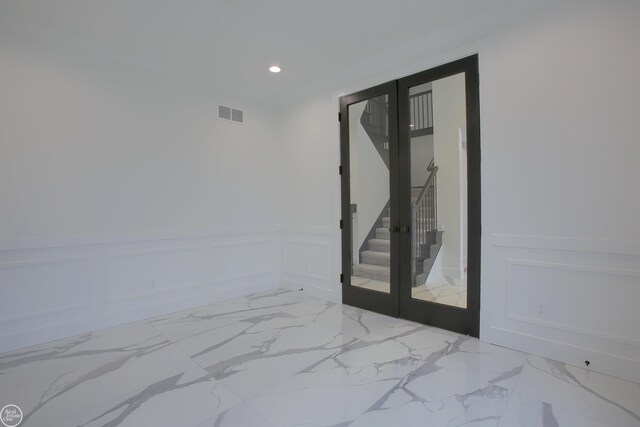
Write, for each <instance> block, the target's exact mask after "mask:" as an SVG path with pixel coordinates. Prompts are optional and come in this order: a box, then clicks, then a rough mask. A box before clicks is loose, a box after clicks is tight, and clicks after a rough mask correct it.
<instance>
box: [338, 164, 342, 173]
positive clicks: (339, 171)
mask: <svg viewBox="0 0 640 427" xmlns="http://www.w3.org/2000/svg"><path fill="white" fill-rule="evenodd" d="M338 175H342V165H340V166H338Z"/></svg>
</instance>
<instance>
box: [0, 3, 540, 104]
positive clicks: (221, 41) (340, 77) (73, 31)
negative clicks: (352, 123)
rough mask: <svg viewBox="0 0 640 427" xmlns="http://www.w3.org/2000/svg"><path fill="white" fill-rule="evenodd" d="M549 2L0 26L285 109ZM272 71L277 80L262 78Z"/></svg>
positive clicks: (38, 14) (208, 7) (331, 7)
mask: <svg viewBox="0 0 640 427" xmlns="http://www.w3.org/2000/svg"><path fill="white" fill-rule="evenodd" d="M552 2H553V0H314V1H312V0H210V1H203V0H200V1H196V0H55V1H54V0H2V2H1V3H0V25H3V22H4V23H5V24H6V23H7V22H9V21H11V23H12V24H16V23H19V26H20V28H21V29H25V30H26V31H32V32H38V33H39V35H40V36H45V37H48V38H51V39H55V40H56V41H57V42H59V43H65V44H69V45H73V46H74V47H76V48H83V49H91V50H92V51H93V52H99V53H100V54H101V55H105V56H108V57H111V58H113V59H117V60H119V61H123V62H126V63H129V64H132V65H135V66H138V67H143V68H145V69H153V70H155V71H157V72H159V73H162V74H165V75H167V76H171V77H173V78H178V79H181V80H187V81H189V82H191V83H194V84H197V85H199V86H203V87H206V88H210V89H211V90H214V91H215V90H225V91H232V92H233V93H234V94H236V95H238V96H242V97H243V98H248V99H260V100H263V101H264V100H269V101H270V102H285V101H287V100H291V99H295V98H296V97H299V96H300V95H301V94H304V93H308V92H311V91H315V90H320V89H336V88H337V87H341V86H340V85H343V84H352V83H353V81H348V79H353V78H354V76H358V75H359V76H364V75H369V76H375V75H380V74H382V73H383V72H385V71H389V70H391V69H394V68H396V67H398V66H399V65H404V64H398V62H397V61H399V60H400V61H404V62H405V63H411V62H420V61H422V60H424V59H426V58H425V56H424V55H425V54H428V53H429V52H433V51H435V49H440V50H441V49H443V48H451V47H455V46H456V45H460V44H463V43H467V42H469V41H472V40H473V39H474V38H477V37H480V36H482V35H483V34H486V33H487V32H488V31H490V30H491V29H493V28H495V27H497V26H500V25H503V24H505V23H506V22H509V21H511V20H513V19H516V18H517V17H519V16H521V15H523V14H527V13H530V12H531V11H533V10H535V9H537V8H540V7H543V6H546V5H549V4H550V3H552ZM14 26H15V25H14ZM399 52H400V53H401V55H399V54H398V53H399ZM401 56H404V57H401ZM391 57H393V58H394V60H393V61H385V60H384V59H385V58H391ZM273 63H277V64H280V65H281V66H282V68H283V71H282V73H280V74H278V75H273V74H271V73H269V72H268V71H267V68H268V66H269V65H271V64H273ZM374 63H375V64H378V65H377V66H376V67H371V64H374ZM380 64H382V65H380ZM384 68H387V69H386V70H385V69H384Z"/></svg>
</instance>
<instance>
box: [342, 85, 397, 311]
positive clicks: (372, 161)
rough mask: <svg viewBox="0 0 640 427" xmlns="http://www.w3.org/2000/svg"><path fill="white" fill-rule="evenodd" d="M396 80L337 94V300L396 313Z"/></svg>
mask: <svg viewBox="0 0 640 427" xmlns="http://www.w3.org/2000/svg"><path fill="white" fill-rule="evenodd" d="M397 129H398V127H397V102H396V85H395V83H393V84H385V85H381V86H377V87H375V88H371V89H367V90H365V91H362V92H358V93H356V94H352V95H348V96H345V97H342V98H341V123H340V131H341V141H342V147H341V150H342V152H341V157H342V168H343V171H342V174H343V176H342V193H343V194H342V226H343V233H342V238H343V241H342V245H343V269H342V270H343V279H342V280H343V301H344V302H345V303H347V304H351V305H356V306H358V307H362V308H367V309H371V310H374V311H378V312H382V313H385V314H392V315H396V316H397V314H398V304H399V294H398V280H397V277H398V274H399V273H398V265H397V264H398V253H397V249H398V245H399V236H398V231H399V227H398V225H397V222H396V221H395V218H396V217H397V215H396V210H395V204H396V203H397V200H396V199H397V195H396V194H394V192H392V191H391V189H392V188H393V187H392V186H393V185H394V184H395V185H397V184H396V178H394V173H393V171H394V169H395V168H396V165H397Z"/></svg>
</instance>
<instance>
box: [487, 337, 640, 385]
mask: <svg viewBox="0 0 640 427" xmlns="http://www.w3.org/2000/svg"><path fill="white" fill-rule="evenodd" d="M482 340H483V341H486V342H488V343H491V344H496V345H500V346H503V347H508V348H515V349H518V350H519V351H524V352H527V353H530V354H533V355H537V356H540V357H545V358H548V359H552V360H557V361H559V362H562V363H566V364H568V365H572V366H576V367H579V368H585V367H586V366H585V363H584V362H585V360H588V361H589V362H590V364H589V369H590V370H593V371H595V372H599V373H602V374H605V375H610V376H613V377H617V378H620V379H623V380H627V381H633V382H636V383H640V360H634V359H630V358H625V357H622V356H619V355H615V354H610V353H606V352H601V351H597V350H594V349H591V348H585V347H581V346H577V345H573V344H568V343H566V342H560V341H556V340H552V339H548V338H542V337H539V336H535V335H531V334H525V333H522V332H518V331H513V330H511V329H507V328H502V327H498V326H491V327H490V334H484V336H483V337H482Z"/></svg>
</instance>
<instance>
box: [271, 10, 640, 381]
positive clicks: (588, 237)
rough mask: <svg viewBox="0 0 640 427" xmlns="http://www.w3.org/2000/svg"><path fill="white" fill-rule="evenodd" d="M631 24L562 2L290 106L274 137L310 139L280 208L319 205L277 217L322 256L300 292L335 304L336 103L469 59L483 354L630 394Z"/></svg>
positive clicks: (634, 315) (639, 269) (634, 84)
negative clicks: (502, 354)
mask: <svg viewBox="0 0 640 427" xmlns="http://www.w3.org/2000/svg"><path fill="white" fill-rule="evenodd" d="M638 22H640V4H639V3H637V2H607V3H602V2H600V3H597V2H569V3H567V4H564V5H557V6H556V7H554V8H551V9H550V10H545V11H544V12H540V13H538V14H537V15H536V16H532V17H529V18H527V19H526V20H522V21H521V22H514V23H513V25H512V26H511V27H509V28H503V29H500V30H496V31H495V32H494V33H492V34H490V35H489V36H488V37H487V38H486V39H484V40H481V41H477V42H474V43H473V44H469V45H465V46H458V47H455V46H449V50H447V49H445V48H446V46H442V47H441V50H440V51H433V50H431V51H426V52H424V55H422V57H423V58H426V59H425V60H424V61H419V62H418V61H417V60H416V58H417V57H416V55H420V53H421V52H413V53H412V56H410V57H409V56H408V55H407V56H397V57H394V56H393V54H392V53H388V54H387V55H384V57H381V58H380V60H379V62H377V63H376V64H371V63H370V64H368V66H367V67H366V68H364V67H363V68H362V69H361V70H359V77H358V78H357V79H356V78H349V79H348V80H345V83H344V87H343V88H336V90H335V91H334V92H332V93H327V94H324V95H321V96H320V95H319V96H317V97H311V98H310V99H308V100H307V101H306V102H301V103H300V104H299V105H295V106H293V107H292V111H293V113H292V114H291V115H290V116H288V118H287V119H286V120H285V127H288V126H293V127H298V128H300V127H301V126H302V125H303V124H305V123H313V126H314V128H316V129H321V130H320V131H319V134H318V135H313V134H308V136H306V135H305V133H303V132H298V133H295V134H288V135H285V140H284V150H285V153H287V154H286V157H287V158H288V159H290V160H291V162H290V163H287V164H285V166H284V168H283V173H284V174H285V177H284V179H283V183H284V186H285V188H286V193H287V194H288V195H289V196H288V197H290V198H297V197H298V196H301V197H302V194H303V191H302V190H304V189H307V188H309V187H311V188H313V189H314V194H315V195H316V196H318V195H323V197H315V198H314V199H313V200H311V199H309V200H307V202H308V203H295V204H293V203H291V204H289V208H288V212H287V214H286V215H284V216H283V221H284V225H285V228H288V229H292V228H293V227H294V225H295V227H296V228H297V229H299V230H304V231H305V232H306V233H308V234H303V233H298V234H295V236H296V240H298V241H300V242H304V243H301V244H302V245H309V247H311V245H314V244H317V243H318V242H320V241H324V242H326V243H327V246H326V247H327V248H328V249H329V250H331V251H330V252H328V253H326V254H325V255H324V258H323V260H326V264H324V266H320V265H317V266H316V267H315V268H317V269H318V271H322V272H323V273H320V274H319V275H322V276H324V277H326V278H328V280H326V281H315V282H313V286H314V288H313V289H314V292H317V293H322V294H325V295H336V294H339V291H340V288H339V286H340V285H339V283H338V275H337V273H338V272H339V262H340V258H339V257H340V248H339V240H340V239H339V234H338V233H339V230H338V229H337V224H338V220H339V218H340V210H339V203H340V186H339V180H338V175H337V173H336V165H338V164H339V151H338V149H339V134H338V123H337V121H336V112H337V111H338V97H339V96H340V95H342V94H347V93H353V92H355V91H357V90H361V89H365V88H367V87H371V86H373V85H375V84H379V83H383V82H386V81H389V80H392V79H395V78H398V77H402V76H403V75H408V74H411V73H414V72H418V71H421V70H424V69H427V68H430V67H433V66H436V65H439V64H442V63H445V62H449V61H451V60H454V59H457V58H460V57H463V56H467V55H469V54H473V53H476V52H477V53H479V60H480V102H481V132H482V225H483V237H482V301H481V339H482V340H483V341H488V342H493V343H497V344H500V345H504V346H507V347H511V348H516V349H521V350H525V351H529V352H531V353H535V354H540V355H543V356H548V357H551V358H554V359H556V360H561V361H564V362H567V363H571V364H574V365H579V366H584V361H585V360H589V361H590V362H591V365H590V368H591V369H593V370H595V371H600V372H605V373H608V374H611V375H615V376H618V377H623V378H627V379H631V380H635V381H640V328H639V327H638V326H639V325H640V311H639V310H638V309H637V303H638V301H640V227H638V218H640V200H639V199H638V198H637V197H635V195H636V194H637V183H638V182H640V169H639V168H638V167H637V160H638V158H640V144H639V143H638V128H637V125H636V124H637V120H638V117H637V116H638V108H637V101H638V99H640V85H638V80H637V76H638V75H640V50H638V49H637V41H638V40H640V26H639V25H637V23H638ZM442 52H444V53H442ZM390 58H391V59H390ZM394 58H395V59H394ZM371 70H377V71H375V72H372V71H371ZM354 73H355V71H354ZM292 136H295V138H292ZM294 154H295V161H293V159H294ZM307 169H308V171H306V170H307ZM298 171H305V172H304V173H302V174H298V173H297V172H298ZM292 236H293V235H292ZM292 239H293V237H292ZM336 266H338V270H336ZM287 268H288V269H290V270H292V271H295V270H298V269H300V268H301V267H299V266H298V265H296V264H293V263H292V264H290V265H288V266H287ZM334 271H335V273H336V274H333V273H334ZM305 283H307V281H306V280H304V278H303V277H299V280H297V281H296V282H295V285H296V286H300V287H303V285H305ZM305 288H306V287H305Z"/></svg>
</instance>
